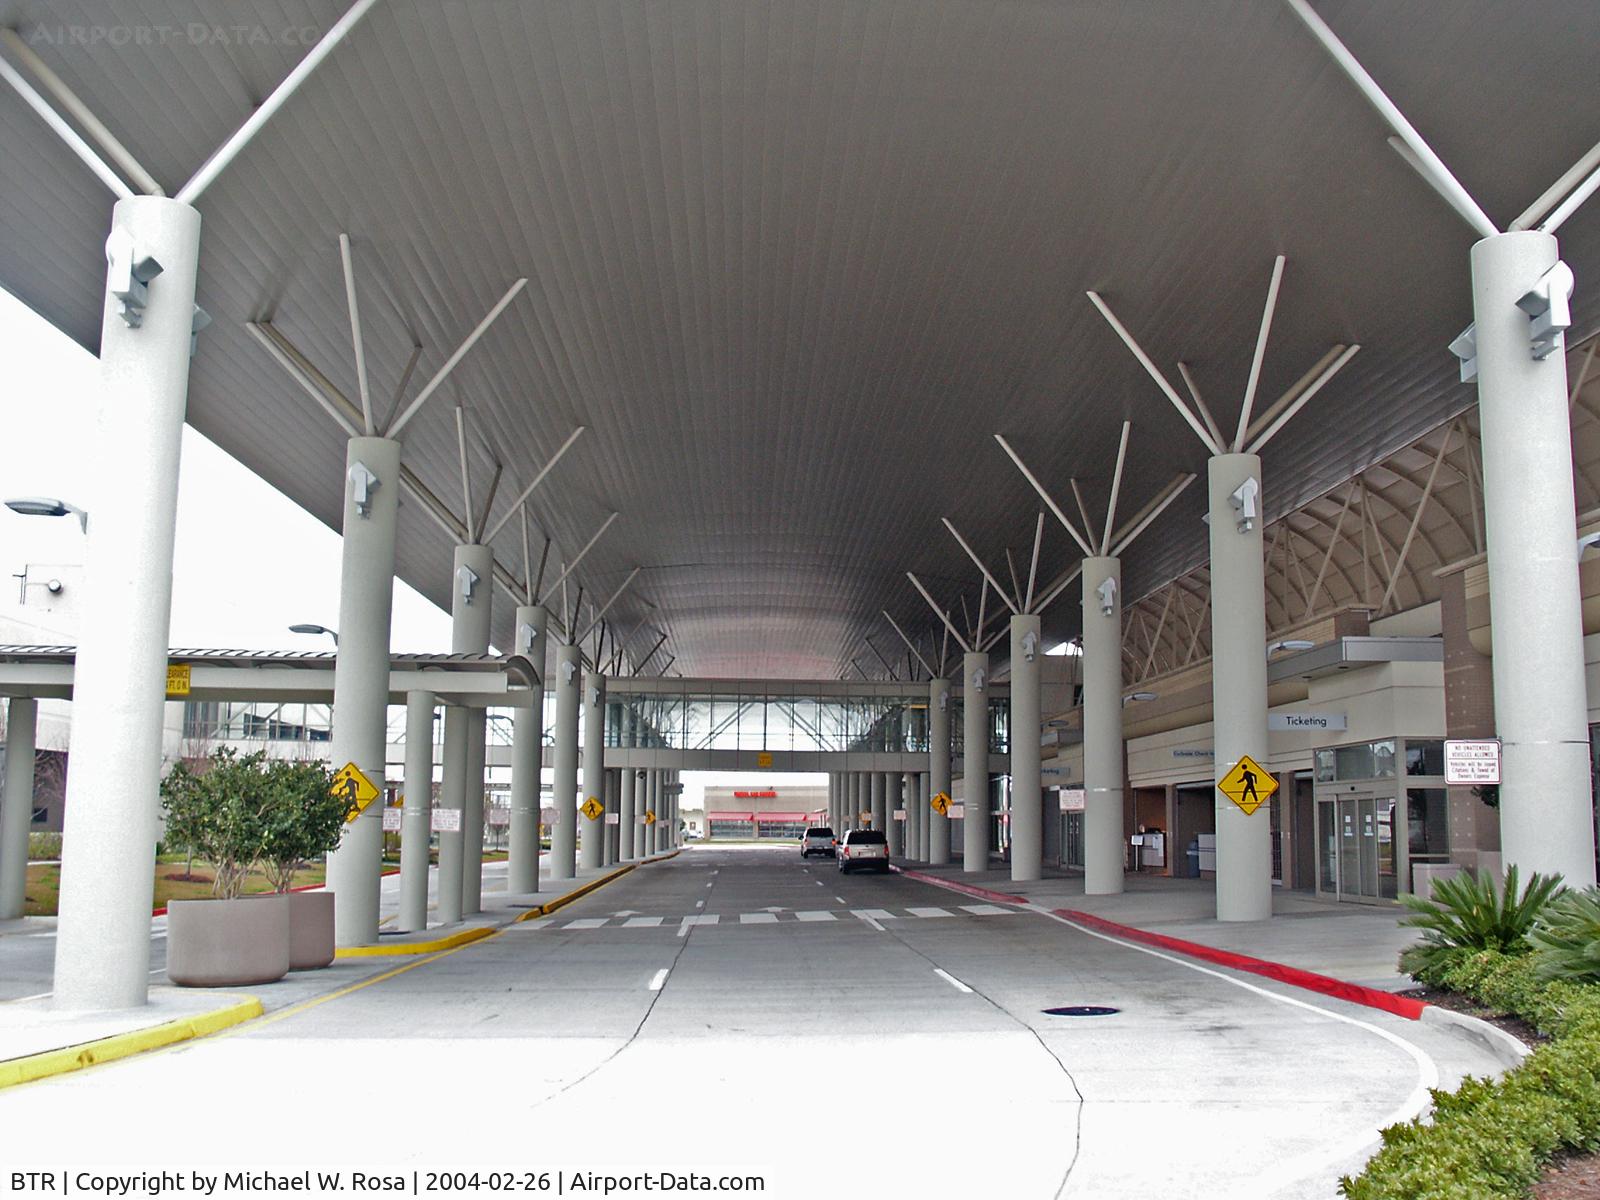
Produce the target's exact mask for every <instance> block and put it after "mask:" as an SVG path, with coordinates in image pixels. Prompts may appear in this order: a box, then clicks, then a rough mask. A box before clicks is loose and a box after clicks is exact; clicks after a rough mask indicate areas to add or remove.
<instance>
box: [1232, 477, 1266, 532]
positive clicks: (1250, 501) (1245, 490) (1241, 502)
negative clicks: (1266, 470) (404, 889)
mask: <svg viewBox="0 0 1600 1200" xmlns="http://www.w3.org/2000/svg"><path fill="white" fill-rule="evenodd" d="M1260 497H1261V485H1260V484H1259V483H1257V482H1256V478H1255V476H1254V475H1252V476H1251V477H1250V478H1249V479H1246V480H1245V481H1244V482H1243V483H1241V484H1240V485H1239V486H1238V487H1236V488H1235V489H1234V490H1233V494H1232V495H1231V496H1229V497H1228V503H1230V504H1232V505H1233V507H1234V511H1235V512H1237V513H1238V514H1239V518H1238V529H1239V532H1240V533H1249V532H1250V531H1251V530H1252V529H1254V528H1255V527H1256V518H1257V517H1258V516H1260V515H1261V514H1260V503H1259V501H1260Z"/></svg>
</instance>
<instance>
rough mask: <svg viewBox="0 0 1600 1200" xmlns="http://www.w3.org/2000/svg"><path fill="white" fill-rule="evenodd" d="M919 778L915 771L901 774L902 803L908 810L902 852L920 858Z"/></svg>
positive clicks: (920, 809)
mask: <svg viewBox="0 0 1600 1200" xmlns="http://www.w3.org/2000/svg"><path fill="white" fill-rule="evenodd" d="M917 779H918V775H917V773H916V772H915V771H907V772H905V773H904V774H903V775H901V776H900V803H901V805H902V806H903V807H904V808H905V810H906V822H905V843H904V845H902V846H901V848H900V852H901V854H902V855H904V856H905V857H906V858H910V859H918V858H921V857H922V854H921V850H920V847H921V844H922V843H921V834H920V832H919V822H920V820H921V817H922V805H921V804H920V803H919V802H918V799H917Z"/></svg>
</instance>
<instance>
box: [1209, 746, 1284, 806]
mask: <svg viewBox="0 0 1600 1200" xmlns="http://www.w3.org/2000/svg"><path fill="white" fill-rule="evenodd" d="M1217 790H1218V791H1220V792H1221V793H1222V794H1223V795H1224V796H1226V797H1227V798H1228V799H1229V800H1232V801H1233V802H1234V803H1235V804H1237V805H1238V806H1239V807H1240V808H1242V809H1244V812H1245V815H1246V816H1249V815H1250V814H1251V813H1253V812H1255V811H1256V809H1258V808H1260V807H1261V806H1262V805H1263V804H1265V803H1266V802H1267V801H1268V800H1270V799H1271V798H1272V793H1273V792H1275V791H1277V790H1278V781H1277V780H1276V779H1274V778H1273V777H1272V776H1271V775H1270V774H1269V773H1268V772H1267V771H1266V770H1265V769H1264V768H1263V767H1262V766H1261V764H1260V763H1258V762H1256V760H1255V759H1253V758H1251V757H1250V756H1249V755H1248V754H1243V755H1240V756H1239V761H1238V762H1236V763H1234V765H1233V770H1231V771H1229V772H1228V773H1227V774H1226V775H1224V776H1223V777H1222V778H1221V780H1219V781H1218V783H1217Z"/></svg>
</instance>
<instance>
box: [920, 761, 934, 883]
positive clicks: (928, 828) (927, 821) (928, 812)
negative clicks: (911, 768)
mask: <svg viewBox="0 0 1600 1200" xmlns="http://www.w3.org/2000/svg"><path fill="white" fill-rule="evenodd" d="M932 797H933V792H932V791H931V790H930V789H929V787H928V773H927V772H926V771H919V772H917V806H918V807H919V808H920V809H921V810H922V821H921V824H920V825H919V826H918V828H917V857H918V858H919V859H921V860H922V861H923V862H927V861H928V854H929V851H930V844H931V842H932V840H933V839H932V827H933V807H932V805H930V804H929V800H931V799H932Z"/></svg>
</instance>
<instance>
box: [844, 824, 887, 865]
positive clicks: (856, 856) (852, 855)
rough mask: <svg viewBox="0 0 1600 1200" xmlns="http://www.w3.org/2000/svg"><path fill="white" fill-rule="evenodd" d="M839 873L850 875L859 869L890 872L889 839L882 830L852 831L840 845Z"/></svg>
mask: <svg viewBox="0 0 1600 1200" xmlns="http://www.w3.org/2000/svg"><path fill="white" fill-rule="evenodd" d="M838 858H839V872H840V874H848V873H849V872H851V871H853V870H855V869H856V868H857V867H865V868H867V869H868V870H874V871H884V872H887V871H888V870H889V839H888V838H886V837H884V836H883V831H882V830H881V829H852V830H851V831H850V832H849V833H847V834H845V835H844V841H842V842H840V843H839V853H838Z"/></svg>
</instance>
